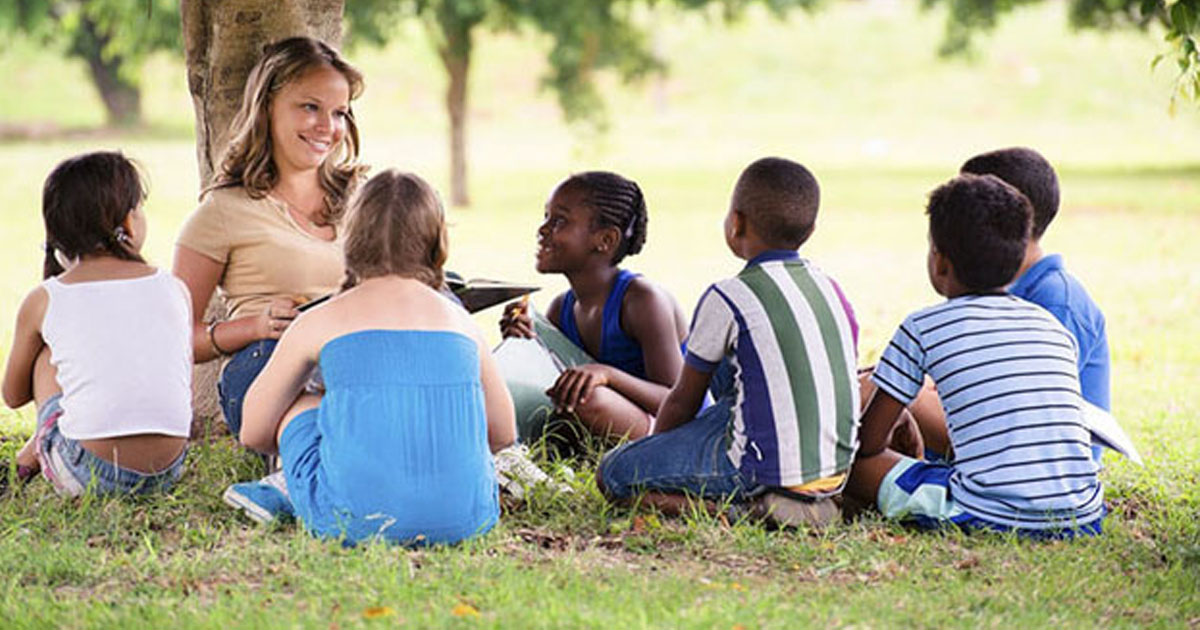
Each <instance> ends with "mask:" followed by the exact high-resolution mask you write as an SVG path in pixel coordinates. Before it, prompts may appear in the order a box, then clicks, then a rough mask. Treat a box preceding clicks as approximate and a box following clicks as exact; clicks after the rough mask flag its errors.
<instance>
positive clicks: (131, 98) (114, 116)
mask: <svg viewBox="0 0 1200 630" xmlns="http://www.w3.org/2000/svg"><path fill="white" fill-rule="evenodd" d="M107 43H108V37H107V36H104V35H102V34H101V33H100V32H99V31H98V30H97V29H96V24H95V22H93V21H92V20H91V18H89V17H88V16H87V15H84V16H83V17H82V18H81V21H80V24H79V29H78V30H77V31H75V41H73V42H72V43H71V54H72V55H74V56H77V57H82V58H83V60H84V61H86V62H87V65H88V71H90V72H91V75H92V83H93V84H94V85H95V86H96V90H97V91H98V92H100V100H102V101H103V102H104V109H105V112H106V114H107V119H108V124H109V125H111V126H115V127H131V126H136V125H139V124H141V122H142V92H141V90H140V89H139V88H138V86H137V84H136V83H132V82H130V81H128V80H126V79H125V78H123V77H122V76H121V74H120V70H121V64H122V63H124V62H125V59H124V58H122V57H121V56H120V55H112V56H110V57H109V58H107V59H105V58H104V47H105V45H106V44H107Z"/></svg>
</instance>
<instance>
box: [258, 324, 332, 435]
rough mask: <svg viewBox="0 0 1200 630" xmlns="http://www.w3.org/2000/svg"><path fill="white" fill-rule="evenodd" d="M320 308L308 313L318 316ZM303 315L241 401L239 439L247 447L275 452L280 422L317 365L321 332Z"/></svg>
mask: <svg viewBox="0 0 1200 630" xmlns="http://www.w3.org/2000/svg"><path fill="white" fill-rule="evenodd" d="M319 313H320V309H318V310H316V311H312V312H311V313H309V314H308V315H309V316H310V317H312V316H316V315H318V314H319ZM305 323H308V322H306V321H305V318H304V317H301V318H299V319H297V320H296V323H295V324H293V325H292V326H290V327H289V328H288V330H287V331H286V332H284V334H283V337H282V338H280V340H279V345H277V346H275V350H274V352H272V353H271V358H270V359H269V360H268V361H267V365H266V366H265V367H263V369H262V372H260V373H259V375H258V377H257V378H255V379H254V383H253V384H251V385H250V389H249V390H247V391H246V398H245V400H244V401H243V402H242V430H241V434H240V436H239V438H240V439H241V441H242V444H244V445H245V446H246V447H248V448H251V449H254V450H256V451H259V452H260V453H274V452H276V451H277V450H278V448H279V446H278V444H277V443H276V435H277V434H278V430H279V423H280V422H281V421H282V420H283V418H284V415H285V414H286V413H287V411H288V409H289V408H291V406H292V404H294V403H295V402H296V399H297V398H298V397H299V396H300V394H301V393H303V392H304V383H305V382H306V381H307V380H308V377H309V374H310V373H311V372H312V368H313V365H315V364H316V355H317V352H316V351H317V349H319V348H320V347H321V344H320V343H319V340H318V339H317V338H316V334H317V333H318V332H319V331H316V330H313V328H316V327H315V326H312V325H307V326H306V325H304V324H305Z"/></svg>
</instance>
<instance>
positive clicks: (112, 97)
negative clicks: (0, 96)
mask: <svg viewBox="0 0 1200 630" xmlns="http://www.w3.org/2000/svg"><path fill="white" fill-rule="evenodd" d="M18 32H21V33H25V34H27V35H29V36H32V37H34V38H35V39H37V40H39V41H41V42H42V43H43V44H44V45H46V46H50V47H57V48H60V49H61V50H62V51H63V52H64V53H65V54H66V55H68V56H71V57H77V58H79V59H82V60H84V61H85V62H86V63H87V67H88V72H89V73H90V76H91V78H92V83H93V84H94V85H95V86H96V91H97V92H99V94H100V99H101V100H102V101H103V102H104V108H105V111H106V114H107V120H108V124H110V125H115V126H129V125H137V124H140V123H141V122H142V100H141V90H140V87H139V83H140V82H139V75H140V73H141V67H142V62H143V61H144V60H145V58H146V56H147V55H149V54H150V53H152V52H155V51H158V50H175V51H178V50H179V8H178V6H177V4H176V3H175V1H174V0H137V1H134V0H0V35H4V36H6V38H7V37H12V36H13V35H14V34H16V33H18Z"/></svg>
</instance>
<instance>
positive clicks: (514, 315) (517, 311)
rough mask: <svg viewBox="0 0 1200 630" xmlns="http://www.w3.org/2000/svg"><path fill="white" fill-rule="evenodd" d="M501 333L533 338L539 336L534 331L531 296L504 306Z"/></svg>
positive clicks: (505, 335) (504, 335)
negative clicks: (530, 311)
mask: <svg viewBox="0 0 1200 630" xmlns="http://www.w3.org/2000/svg"><path fill="white" fill-rule="evenodd" d="M500 335H501V336H502V337H504V338H505V339H507V338H509V337H522V338H524V339H532V338H534V337H536V336H537V333H535V332H534V331H533V317H531V316H530V315H529V298H528V297H525V298H523V299H520V300H517V301H516V302H510V303H509V304H508V305H506V306H505V307H504V315H503V316H502V317H501V318H500Z"/></svg>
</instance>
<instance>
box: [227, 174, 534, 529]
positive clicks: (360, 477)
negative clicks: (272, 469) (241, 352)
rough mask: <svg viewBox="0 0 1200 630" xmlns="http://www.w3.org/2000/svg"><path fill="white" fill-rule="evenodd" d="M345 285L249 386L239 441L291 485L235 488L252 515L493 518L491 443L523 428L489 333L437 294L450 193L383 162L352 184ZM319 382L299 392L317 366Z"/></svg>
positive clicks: (390, 521)
mask: <svg viewBox="0 0 1200 630" xmlns="http://www.w3.org/2000/svg"><path fill="white" fill-rule="evenodd" d="M346 233H347V236H346V258H345V259H346V268H347V271H348V272H349V273H348V274H347V275H348V277H349V279H350V282H349V284H350V285H351V286H350V288H348V289H347V290H346V291H345V292H343V293H340V294H338V295H337V296H335V297H334V298H333V299H331V300H330V301H329V302H328V303H326V304H324V305H322V306H321V308H318V309H313V310H311V311H308V312H305V313H304V314H303V315H301V316H300V317H299V318H297V319H296V321H295V322H294V323H293V324H292V325H291V326H290V327H289V328H288V331H287V332H286V333H285V334H284V335H283V338H282V339H280V341H279V347H278V349H277V350H276V352H275V353H274V355H273V356H272V357H271V360H270V361H269V362H268V363H267V366H266V367H265V368H264V369H263V371H262V374H261V375H260V376H259V378H258V379H257V380H256V381H255V382H254V385H253V386H252V387H251V388H250V391H249V392H247V394H246V405H245V423H244V424H243V425H242V430H241V439H242V442H243V443H244V444H245V445H246V446H248V447H250V448H253V449H255V450H257V451H261V452H264V453H275V452H278V453H279V455H280V459H281V461H282V463H283V474H284V477H285V478H286V483H287V490H288V494H290V505H289V499H288V497H286V496H284V495H283V494H282V493H281V492H279V491H277V490H273V489H272V488H270V487H268V486H267V485H266V484H264V483H263V482H248V483H244V484H234V485H233V486H232V487H231V488H230V489H229V491H227V493H226V495H227V500H228V497H229V496H233V497H237V498H238V501H237V502H236V503H235V504H236V505H238V506H239V507H242V508H244V509H245V510H246V511H247V513H248V514H249V515H250V516H252V517H254V518H255V520H269V519H270V518H272V517H274V516H276V514H277V513H278V512H280V511H283V512H290V511H292V510H293V509H294V513H295V515H296V516H298V517H299V518H300V519H301V520H302V521H303V523H304V527H305V528H306V529H307V530H308V531H310V532H311V533H313V534H314V535H317V536H322V537H329V538H341V539H342V540H343V541H344V542H345V543H347V544H353V543H355V542H358V541H361V540H365V539H370V538H375V537H379V538H382V539H383V540H387V541H390V542H397V543H402V544H428V543H453V542H457V541H459V540H462V539H464V538H468V537H471V536H474V535H477V534H481V533H483V532H486V531H487V530H489V529H490V528H491V527H492V526H493V525H494V524H495V523H496V520H497V518H498V517H499V513H500V507H499V502H498V501H499V499H498V495H497V486H496V477H495V471H494V469H493V462H492V458H491V456H490V453H489V451H490V452H493V453H494V452H496V451H498V450H500V449H502V448H504V447H505V446H508V445H509V444H512V442H513V440H514V439H515V437H516V427H515V423H514V420H513V406H512V399H511V398H510V397H509V394H508V390H507V389H506V388H505V385H504V380H503V377H502V376H501V375H500V371H499V368H498V367H497V366H496V363H495V361H494V360H493V359H492V356H491V353H490V352H489V350H488V346H487V343H486V341H485V340H484V338H483V334H482V332H481V331H480V330H479V327H478V326H476V325H475V322H474V321H473V320H472V319H471V316H470V315H468V314H467V312H466V311H465V310H463V309H462V308H461V307H460V306H459V305H458V304H456V303H455V302H453V301H451V300H450V299H449V298H447V297H446V296H445V295H443V294H442V293H441V292H440V291H439V289H440V288H441V286H442V284H443V275H442V265H443V263H444V262H445V260H446V255H447V243H446V225H445V217H444V213H443V210H442V205H441V202H440V201H439V200H438V197H437V195H436V193H434V191H433V189H432V188H430V187H429V185H428V184H427V183H425V181H424V180H422V179H421V178H420V177H417V176H416V175H412V174H409V173H401V172H398V171H395V170H387V171H384V172H382V173H380V174H378V175H375V176H374V177H372V178H371V180H370V181H368V182H367V183H366V185H364V186H363V189H362V190H361V191H360V193H359V194H358V196H356V197H355V201H354V202H353V208H352V211H351V213H350V218H349V222H348V226H347V230H346ZM318 365H319V366H320V368H321V373H322V374H323V375H324V382H325V391H324V393H323V394H322V395H315V394H311V393H306V392H305V387H304V385H305V382H306V380H307V378H308V374H309V373H310V372H312V370H313V368H314V367H316V366H318Z"/></svg>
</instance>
